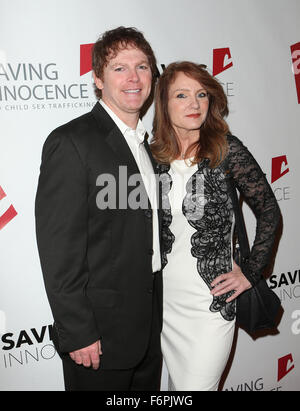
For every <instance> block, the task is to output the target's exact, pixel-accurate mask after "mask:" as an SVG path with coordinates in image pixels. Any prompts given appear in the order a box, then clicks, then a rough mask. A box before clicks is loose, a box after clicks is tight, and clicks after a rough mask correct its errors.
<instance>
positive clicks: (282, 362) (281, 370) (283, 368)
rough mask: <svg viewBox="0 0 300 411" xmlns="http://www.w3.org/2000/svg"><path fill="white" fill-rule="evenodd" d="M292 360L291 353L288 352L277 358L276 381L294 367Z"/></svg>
mask: <svg viewBox="0 0 300 411" xmlns="http://www.w3.org/2000/svg"><path fill="white" fill-rule="evenodd" d="M293 362H294V360H293V356H292V354H288V355H286V356H285V357H282V358H279V360H278V376H277V381H280V380H282V378H283V377H285V376H286V375H287V374H288V373H290V372H291V371H292V370H293V369H294V368H295V365H294V364H293Z"/></svg>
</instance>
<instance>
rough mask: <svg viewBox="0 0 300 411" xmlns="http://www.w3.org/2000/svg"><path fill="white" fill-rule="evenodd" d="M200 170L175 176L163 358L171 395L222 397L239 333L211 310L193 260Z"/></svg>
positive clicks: (180, 166) (177, 168) (182, 164)
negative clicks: (189, 194) (189, 191)
mask: <svg viewBox="0 0 300 411" xmlns="http://www.w3.org/2000/svg"><path fill="white" fill-rule="evenodd" d="M196 170H197V165H194V166H189V165H188V164H187V163H186V161H184V160H176V161H174V162H173V163H172V164H171V167H170V171H169V174H170V176H171V177H172V188H171V190H170V192H169V202H170V206H171V210H172V222H171V225H170V227H169V228H170V230H171V232H172V233H173V234H174V236H175V240H174V243H173V245H172V251H171V252H170V254H168V264H167V265H166V267H165V268H164V271H163V286H164V303H163V304H164V305H163V313H164V314H163V315H164V317H163V330H162V352H163V357H164V361H165V364H166V366H167V369H168V372H169V390H171V391H216V390H217V389H218V384H219V381H220V378H221V376H222V373H223V371H224V368H225V366H226V363H227V361H228V357H229V354H230V351H231V346H232V341H233V335H234V329H235V321H234V320H232V321H228V320H225V319H224V318H223V317H222V316H221V314H220V312H212V311H210V310H209V307H210V305H211V303H212V300H213V297H212V295H211V294H210V290H209V288H208V286H207V285H206V284H205V282H204V281H203V279H202V278H201V276H200V275H199V273H198V271H197V259H196V258H195V257H193V256H192V254H191V237H192V235H193V234H194V233H195V229H194V228H193V227H192V226H191V225H190V224H189V223H188V221H187V218H186V217H185V216H184V215H183V212H182V203H183V199H184V197H185V195H186V189H185V183H186V182H187V181H188V179H189V178H190V177H191V176H192V175H193V174H194V173H195V171H196ZM203 187H204V185H203ZM203 190H204V188H203ZM203 198H204V196H203ZM203 206H204V204H203Z"/></svg>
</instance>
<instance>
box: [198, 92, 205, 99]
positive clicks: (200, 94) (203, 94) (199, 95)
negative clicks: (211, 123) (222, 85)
mask: <svg viewBox="0 0 300 411" xmlns="http://www.w3.org/2000/svg"><path fill="white" fill-rule="evenodd" d="M198 97H200V98H205V97H207V92H206V91H201V93H199V94H198Z"/></svg>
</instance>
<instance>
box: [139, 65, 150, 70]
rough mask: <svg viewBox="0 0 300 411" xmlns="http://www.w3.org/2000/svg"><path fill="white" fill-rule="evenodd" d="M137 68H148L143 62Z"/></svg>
mask: <svg viewBox="0 0 300 411" xmlns="http://www.w3.org/2000/svg"><path fill="white" fill-rule="evenodd" d="M139 68H140V69H141V70H148V66H146V65H145V64H141V65H140V66H139Z"/></svg>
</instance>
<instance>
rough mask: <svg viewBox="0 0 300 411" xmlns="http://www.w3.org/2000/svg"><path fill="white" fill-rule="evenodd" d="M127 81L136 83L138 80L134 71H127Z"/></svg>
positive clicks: (137, 75)
mask: <svg viewBox="0 0 300 411" xmlns="http://www.w3.org/2000/svg"><path fill="white" fill-rule="evenodd" d="M128 80H129V81H132V82H134V83H137V82H138V81H139V80H140V77H139V74H138V72H137V70H136V69H131V70H129V75H128Z"/></svg>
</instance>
